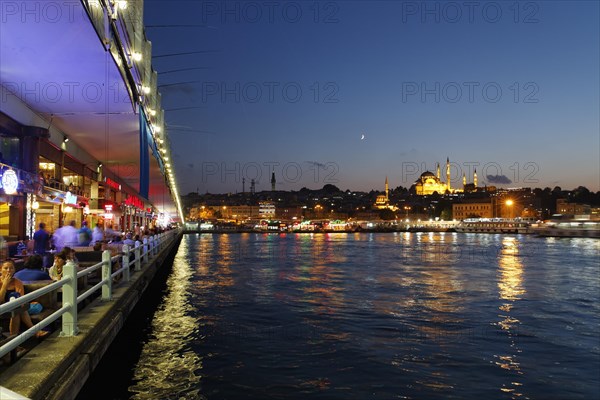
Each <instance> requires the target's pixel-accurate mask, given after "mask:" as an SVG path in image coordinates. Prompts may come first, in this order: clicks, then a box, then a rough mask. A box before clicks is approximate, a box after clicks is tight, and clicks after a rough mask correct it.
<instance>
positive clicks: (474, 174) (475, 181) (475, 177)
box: [473, 168, 477, 189]
mask: <svg viewBox="0 0 600 400" xmlns="http://www.w3.org/2000/svg"><path fill="white" fill-rule="evenodd" d="M473 185H474V186H475V189H477V168H475V170H474V172H473Z"/></svg>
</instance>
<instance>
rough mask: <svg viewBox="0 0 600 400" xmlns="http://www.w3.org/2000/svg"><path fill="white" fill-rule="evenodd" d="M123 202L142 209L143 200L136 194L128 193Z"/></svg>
mask: <svg viewBox="0 0 600 400" xmlns="http://www.w3.org/2000/svg"><path fill="white" fill-rule="evenodd" d="M125 204H126V205H128V206H134V207H136V208H139V209H140V210H143V209H144V202H143V201H142V200H141V199H140V198H139V197H136V196H132V195H128V196H127V198H126V199H125Z"/></svg>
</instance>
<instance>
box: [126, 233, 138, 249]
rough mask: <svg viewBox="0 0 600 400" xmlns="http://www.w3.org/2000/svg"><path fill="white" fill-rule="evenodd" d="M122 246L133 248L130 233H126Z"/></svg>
mask: <svg viewBox="0 0 600 400" xmlns="http://www.w3.org/2000/svg"><path fill="white" fill-rule="evenodd" d="M123 244H126V245H127V246H129V248H132V247H135V240H133V239H132V235H131V233H128V234H127V235H126V236H125V240H123Z"/></svg>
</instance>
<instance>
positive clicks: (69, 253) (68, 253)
mask: <svg viewBox="0 0 600 400" xmlns="http://www.w3.org/2000/svg"><path fill="white" fill-rule="evenodd" d="M62 253H63V254H64V255H65V259H66V260H67V261H73V262H74V263H75V264H79V260H78V259H77V257H76V256H75V249H72V248H70V247H69V246H65V247H63V249H62Z"/></svg>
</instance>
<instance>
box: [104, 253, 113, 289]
mask: <svg viewBox="0 0 600 400" xmlns="http://www.w3.org/2000/svg"><path fill="white" fill-rule="evenodd" d="M110 258H111V257H110V251H109V250H104V251H103V252H102V280H103V281H106V282H105V283H104V285H102V300H105V301H109V300H112V278H111V275H112V261H111V259H110Z"/></svg>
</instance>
